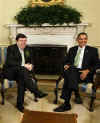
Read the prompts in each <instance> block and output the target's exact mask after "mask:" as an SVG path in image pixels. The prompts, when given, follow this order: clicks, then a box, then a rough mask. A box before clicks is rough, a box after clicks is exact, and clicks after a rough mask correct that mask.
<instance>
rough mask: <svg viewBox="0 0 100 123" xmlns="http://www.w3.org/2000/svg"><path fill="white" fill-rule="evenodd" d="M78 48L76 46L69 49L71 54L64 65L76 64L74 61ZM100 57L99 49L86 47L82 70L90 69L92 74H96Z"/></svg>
mask: <svg viewBox="0 0 100 123" xmlns="http://www.w3.org/2000/svg"><path fill="white" fill-rule="evenodd" d="M77 50H78V46H74V47H72V48H70V49H69V52H68V54H67V56H66V58H65V60H64V65H66V64H69V65H72V66H73V64H74V59H75V56H76V54H77ZM98 62H99V57H98V50H97V48H94V47H91V46H86V47H85V51H84V56H83V62H82V69H89V70H90V72H94V71H95V70H96V68H97V66H98Z"/></svg>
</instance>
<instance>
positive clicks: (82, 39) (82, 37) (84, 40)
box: [77, 35, 88, 47]
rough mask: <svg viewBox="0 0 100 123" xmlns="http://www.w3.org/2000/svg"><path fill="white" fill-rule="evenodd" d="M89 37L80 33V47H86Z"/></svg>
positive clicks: (78, 40)
mask: <svg viewBox="0 0 100 123" xmlns="http://www.w3.org/2000/svg"><path fill="white" fill-rule="evenodd" d="M87 41H88V38H87V36H86V35H80V36H79V37H78V39H77V42H78V44H79V46H80V47H84V46H85V45H86V44H87Z"/></svg>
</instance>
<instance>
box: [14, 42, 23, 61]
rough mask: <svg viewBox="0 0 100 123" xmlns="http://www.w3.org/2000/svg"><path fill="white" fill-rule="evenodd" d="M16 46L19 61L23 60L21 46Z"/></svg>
mask: <svg viewBox="0 0 100 123" xmlns="http://www.w3.org/2000/svg"><path fill="white" fill-rule="evenodd" d="M15 47H16V55H17V56H18V58H19V61H22V57H21V54H20V51H19V48H18V46H17V44H16V46H15Z"/></svg>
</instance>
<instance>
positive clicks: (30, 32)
mask: <svg viewBox="0 0 100 123" xmlns="http://www.w3.org/2000/svg"><path fill="white" fill-rule="evenodd" d="M87 26H88V24H87V23H81V24H70V25H62V26H59V25H56V26H51V25H48V24H44V25H42V26H41V27H39V26H35V25H33V26H31V27H25V26H24V25H19V24H9V25H6V27H7V28H9V31H10V35H9V38H10V40H11V44H14V43H15V38H16V35H17V34H18V33H23V34H25V35H26V36H27V38H28V42H27V43H28V44H56V45H67V46H68V47H71V46H73V45H74V44H75V38H76V36H77V34H78V33H80V32H85V31H86V27H87Z"/></svg>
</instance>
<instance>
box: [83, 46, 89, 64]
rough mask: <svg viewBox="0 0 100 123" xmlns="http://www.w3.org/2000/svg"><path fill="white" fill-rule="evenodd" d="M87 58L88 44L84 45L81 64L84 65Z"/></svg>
mask: <svg viewBox="0 0 100 123" xmlns="http://www.w3.org/2000/svg"><path fill="white" fill-rule="evenodd" d="M87 59H88V46H86V47H85V50H84V56H83V61H82V66H84V65H85V63H86V61H87Z"/></svg>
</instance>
